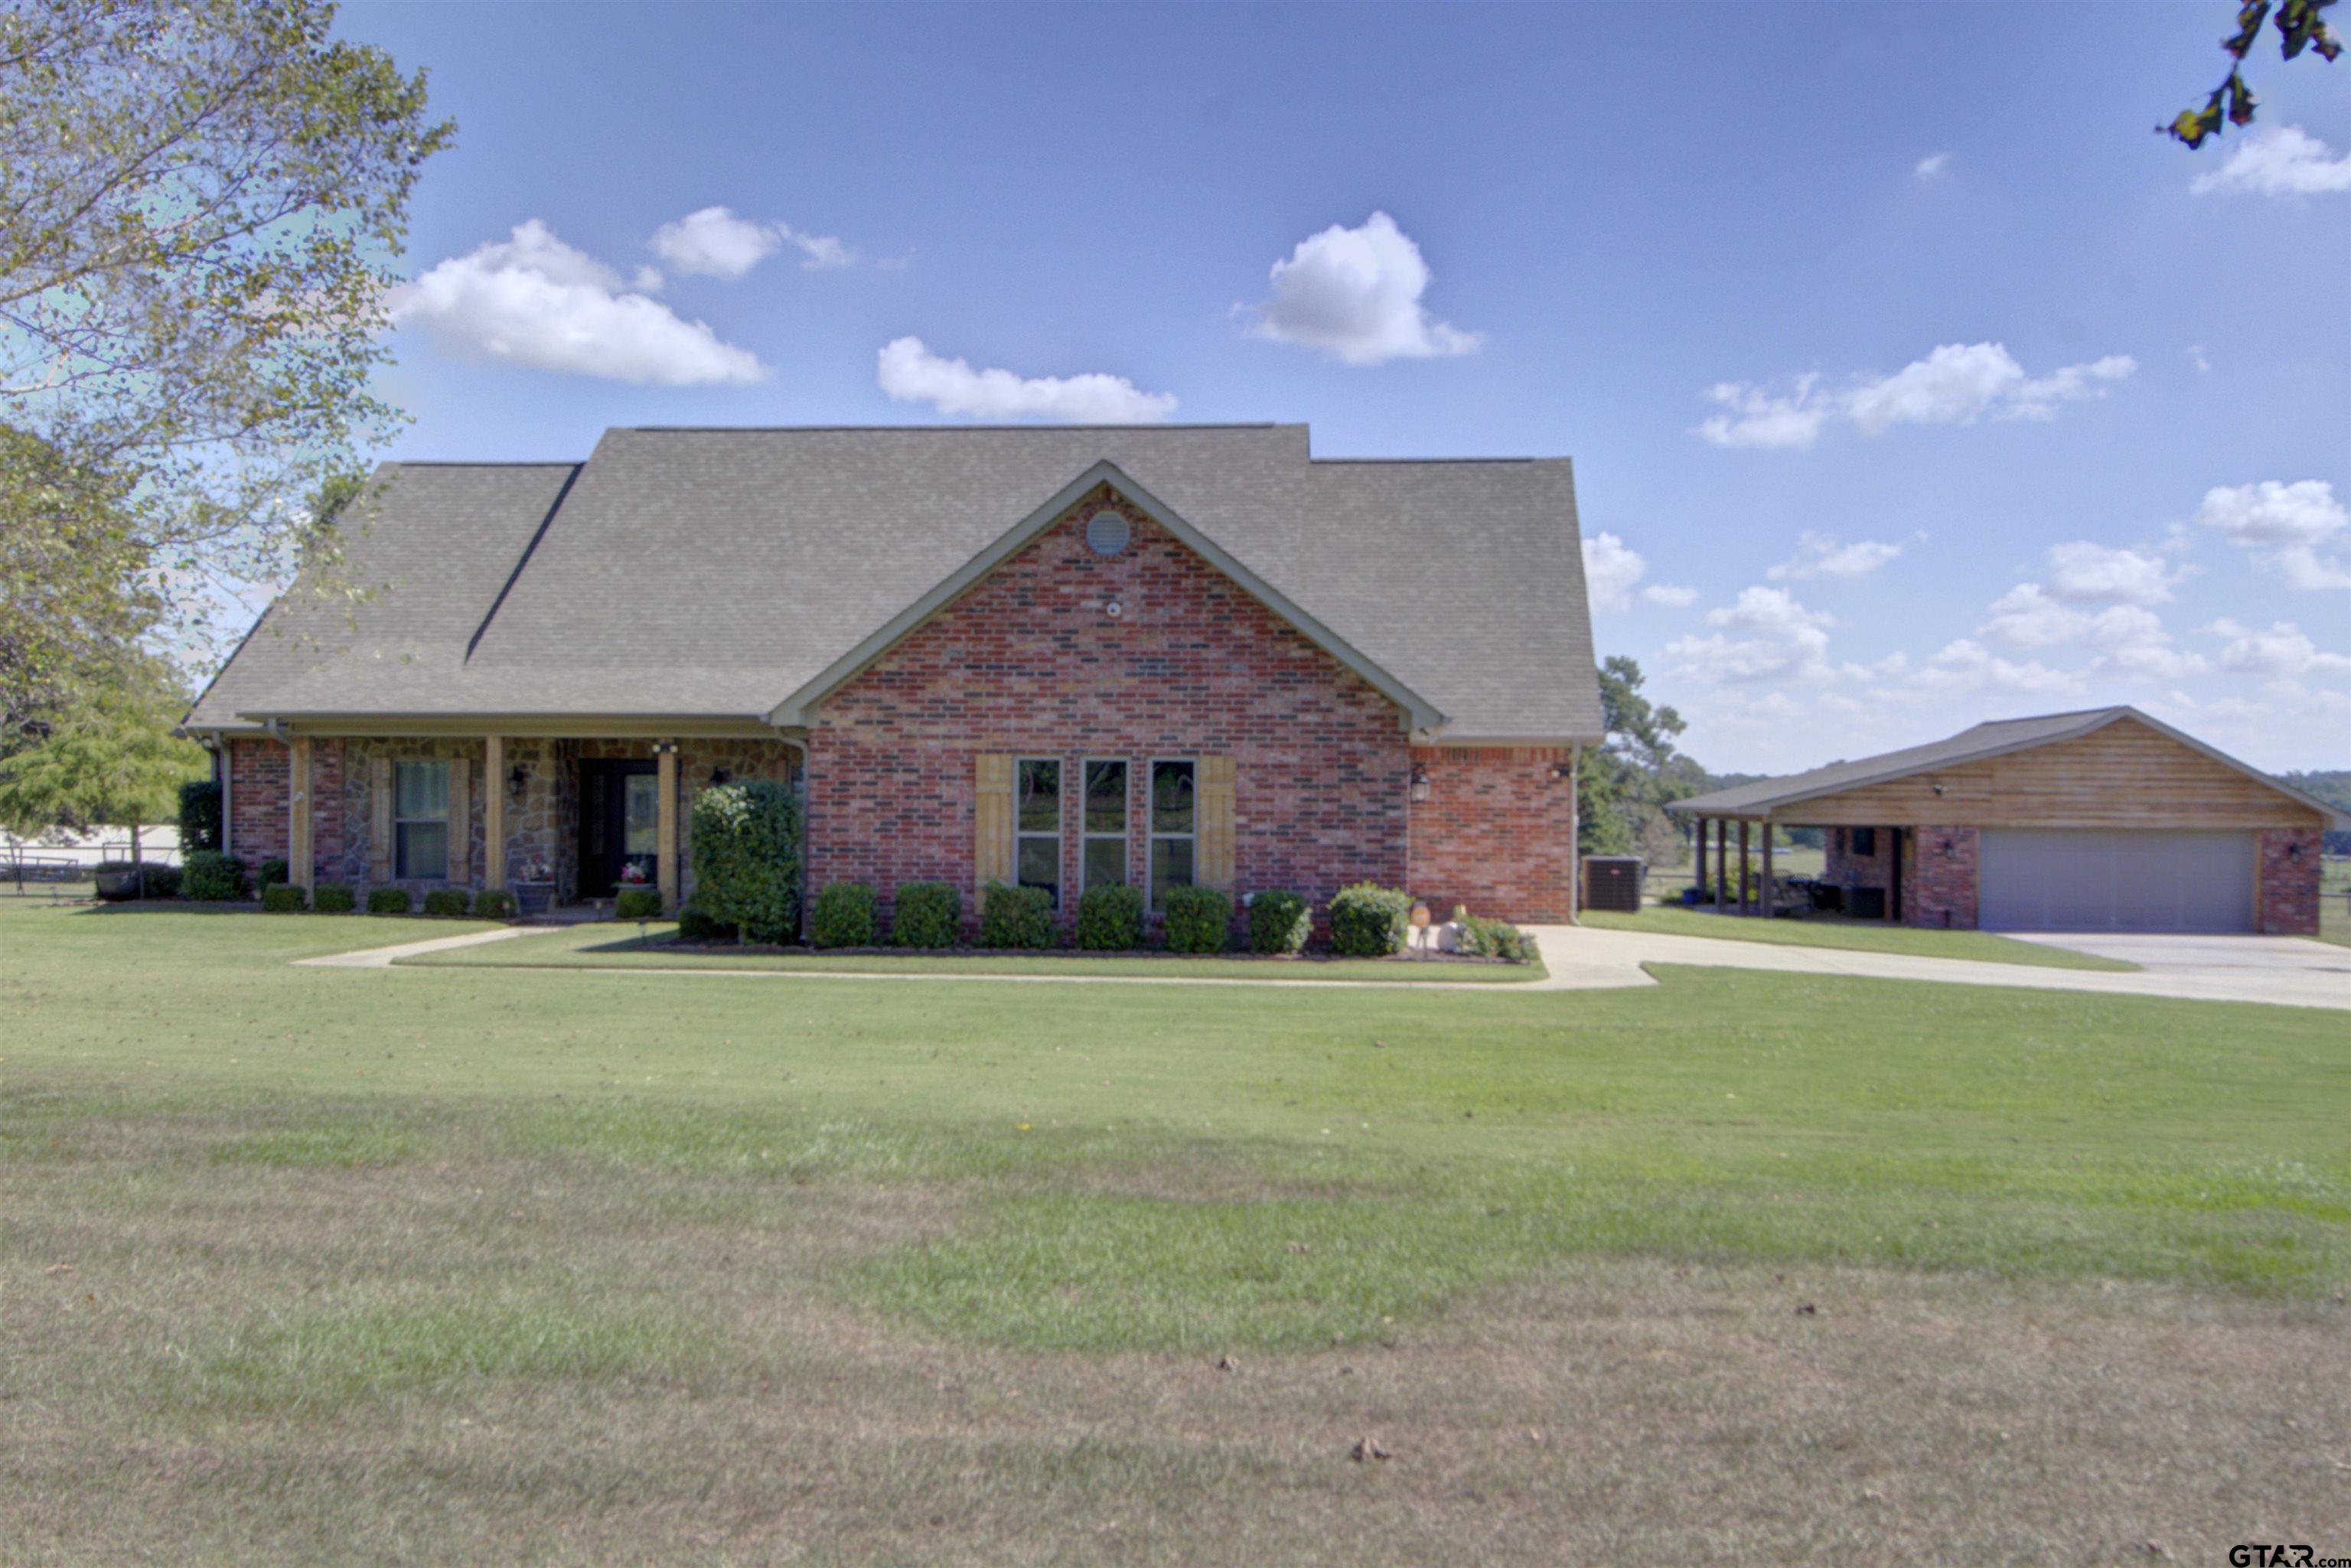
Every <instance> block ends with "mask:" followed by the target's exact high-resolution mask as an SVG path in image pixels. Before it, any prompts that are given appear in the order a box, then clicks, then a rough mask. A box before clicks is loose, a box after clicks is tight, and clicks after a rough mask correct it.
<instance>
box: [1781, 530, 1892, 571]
mask: <svg viewBox="0 0 2351 1568" xmlns="http://www.w3.org/2000/svg"><path fill="white" fill-rule="evenodd" d="M1901 553H1902V547H1901V546H1900V545H1897V544H1890V543H1887V542H1886V540H1883V539H1855V540H1854V541H1853V543H1851V544H1844V543H1841V542H1839V541H1838V540H1836V539H1833V538H1829V537H1828V536H1827V535H1825V534H1818V533H1814V532H1813V530H1812V529H1810V528H1806V529H1805V530H1804V531H1803V533H1802V536H1801V537H1800V538H1798V539H1797V540H1796V553H1795V554H1794V555H1793V556H1792V557H1790V558H1789V559H1786V560H1784V561H1782V562H1781V563H1780V564H1779V565H1778V566H1775V567H1772V568H1771V570H1768V571H1766V572H1764V574H1763V575H1764V576H1765V577H1768V578H1770V579H1771V580H1772V581H1774V582H1784V581H1787V580H1792V579H1801V578H1807V577H1866V576H1868V575H1869V574H1870V573H1871V572H1873V571H1876V570H1877V569H1878V568H1879V567H1881V566H1884V565H1885V564H1886V562H1888V561H1890V560H1892V559H1894V558H1895V557H1896V556H1898V555H1900V554H1901Z"/></svg>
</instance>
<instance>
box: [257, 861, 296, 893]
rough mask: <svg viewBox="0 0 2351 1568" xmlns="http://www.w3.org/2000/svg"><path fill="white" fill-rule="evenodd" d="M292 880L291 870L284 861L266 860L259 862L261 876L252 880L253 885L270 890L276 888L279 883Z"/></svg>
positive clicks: (292, 873) (292, 872)
mask: <svg viewBox="0 0 2351 1568" xmlns="http://www.w3.org/2000/svg"><path fill="white" fill-rule="evenodd" d="M293 880H294V871H293V868H292V867H291V866H289V865H287V863H286V862H284V861H281V860H275V859H273V860H266V861H263V862H261V874H260V875H259V876H256V878H254V885H255V886H256V887H261V888H270V887H275V886H277V884H278V883H281V882H292V881H293Z"/></svg>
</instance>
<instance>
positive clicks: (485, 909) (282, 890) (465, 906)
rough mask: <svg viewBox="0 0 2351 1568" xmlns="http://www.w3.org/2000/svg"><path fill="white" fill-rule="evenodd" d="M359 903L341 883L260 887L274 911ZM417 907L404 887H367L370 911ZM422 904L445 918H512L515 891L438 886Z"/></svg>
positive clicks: (327, 910)
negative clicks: (308, 890)
mask: <svg viewBox="0 0 2351 1568" xmlns="http://www.w3.org/2000/svg"><path fill="white" fill-rule="evenodd" d="M359 904H360V897H359V894H358V893H357V892H355V891H354V890H352V889H351V888H349V887H345V886H344V885H343V884H342V883H326V884H325V885H323V886H321V887H320V888H319V890H318V891H317V892H316V893H309V894H306V893H304V891H303V890H302V889H300V888H298V887H296V886H295V885H294V884H293V883H286V882H278V883H270V884H269V885H267V886H266V887H264V888H263V889H262V890H261V907H262V909H263V910H264V911H265V912H266V913H267V914H271V915H299V914H302V913H303V912H304V911H306V910H308V911H312V912H315V913H317V914H319V915H349V914H350V913H351V911H352V910H354V909H356V908H358V907H359ZM418 907H419V901H418V900H417V899H416V897H415V896H414V895H413V894H411V893H410V892H409V891H408V889H406V888H404V887H371V888H370V889H368V894H367V912H368V913H369V914H370V915H409V914H413V913H414V912H415V911H416V910H417V908H418ZM422 907H423V912H424V913H425V914H426V915H432V916H434V917H435V918H436V919H442V920H462V919H464V918H465V917H466V916H467V915H471V916H473V917H474V918H475V919H476V920H512V919H513V918H514V916H515V895H514V894H511V893H508V892H507V891H506V890H505V889H504V888H489V887H486V888H484V889H482V890H481V891H480V892H478V893H475V892H470V891H468V890H467V889H465V888H462V887H436V888H433V889H430V890H428V891H427V892H426V893H425V894H424V897H423V902H422Z"/></svg>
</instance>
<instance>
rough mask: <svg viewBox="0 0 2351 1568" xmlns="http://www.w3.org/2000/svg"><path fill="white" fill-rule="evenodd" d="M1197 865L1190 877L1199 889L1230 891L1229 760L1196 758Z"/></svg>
mask: <svg viewBox="0 0 2351 1568" xmlns="http://www.w3.org/2000/svg"><path fill="white" fill-rule="evenodd" d="M1199 809H1200V821H1199V824H1198V829H1197V831H1198V834H1199V845H1198V847H1197V849H1196V851H1195V853H1196V855H1197V856H1198V857H1199V863H1198V865H1197V866H1196V868H1195V873H1194V874H1195V875H1196V877H1197V878H1198V880H1199V883H1200V885H1201V886H1203V887H1213V888H1217V889H1218V890H1220V891H1222V892H1225V893H1230V892H1231V891H1232V890H1233V759H1232V758H1229V757H1203V758H1200V789H1199Z"/></svg>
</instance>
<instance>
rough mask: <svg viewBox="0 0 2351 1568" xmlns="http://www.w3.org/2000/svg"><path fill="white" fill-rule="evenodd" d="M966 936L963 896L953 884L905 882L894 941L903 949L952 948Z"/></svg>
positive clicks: (894, 918) (894, 925)
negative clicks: (964, 931) (964, 934)
mask: <svg viewBox="0 0 2351 1568" xmlns="http://www.w3.org/2000/svg"><path fill="white" fill-rule="evenodd" d="M962 936H963V894H961V893H960V892H958V891H957V890H956V885H955V883H951V882H902V883H899V884H898V907H897V909H896V910H895V912H894V913H893V915H892V916H891V919H890V939H891V940H892V941H893V942H895V943H896V944H897V945H898V946H901V947H952V946H955V945H956V942H958V941H959V940H961V939H962Z"/></svg>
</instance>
